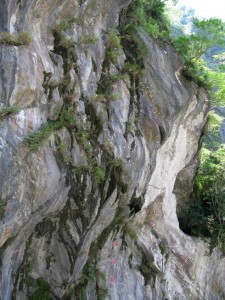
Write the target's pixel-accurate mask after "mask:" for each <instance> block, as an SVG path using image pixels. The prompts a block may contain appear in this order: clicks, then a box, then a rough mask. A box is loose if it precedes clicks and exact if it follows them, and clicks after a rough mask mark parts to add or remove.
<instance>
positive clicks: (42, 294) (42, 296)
mask: <svg viewBox="0 0 225 300" xmlns="http://www.w3.org/2000/svg"><path fill="white" fill-rule="evenodd" d="M37 284H38V289H37V290H36V291H35V292H34V293H33V294H32V298H31V299H33V300H51V299H52V296H51V292H50V286H49V284H48V283H47V282H46V281H45V280H44V279H43V278H38V279H37Z"/></svg>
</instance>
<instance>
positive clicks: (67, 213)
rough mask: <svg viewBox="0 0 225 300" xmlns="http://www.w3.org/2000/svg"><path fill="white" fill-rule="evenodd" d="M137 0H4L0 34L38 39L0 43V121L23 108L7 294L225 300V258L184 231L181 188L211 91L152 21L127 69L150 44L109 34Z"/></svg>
mask: <svg viewBox="0 0 225 300" xmlns="http://www.w3.org/2000/svg"><path fill="white" fill-rule="evenodd" d="M130 2H131V1H129V0H128V1H122V0H120V1H119V0H117V1H115V0H110V1H103V0H86V1H81V0H80V1H78V0H60V1H59V0H57V1H56V0H54V1H53V0H45V1H43V0H39V1H38V0H26V1H25V0H21V1H14V0H11V1H7V3H6V1H1V3H0V14H1V18H0V26H1V31H8V32H10V33H11V34H12V36H14V37H18V34H19V33H28V35H29V36H30V37H31V39H32V40H31V43H28V44H26V43H25V45H19V46H18V45H8V44H1V45H0V53H1V55H0V106H1V108H0V116H1V109H3V108H4V107H11V108H12V107H14V108H15V107H17V109H18V108H19V111H17V110H16V112H14V113H8V114H5V115H4V116H3V117H1V123H0V149H1V152H0V182H1V185H0V193H1V197H0V247H1V248H0V257H1V264H0V266H1V269H0V270H1V299H2V300H8V299H104V298H105V299H124V300H127V299H153V300H155V299H171V300H172V299H173V300H174V299H193V300H194V299H196V300H197V299H198V300H199V299H224V297H225V289H224V284H223V278H224V275H225V272H224V258H222V257H221V256H220V253H219V252H217V251H214V252H213V254H212V255H209V254H208V255H207V250H208V245H207V243H206V242H203V241H201V240H199V239H196V238H191V237H189V236H187V235H185V234H184V233H182V232H181V231H180V230H179V224H178V220H177V216H176V200H177V199H176V196H175V194H174V192H173V190H174V185H175V183H178V180H177V179H179V180H180V182H181V183H182V184H180V185H179V184H176V195H179V201H181V202H182V191H183V189H185V186H187V185H188V187H189V186H191V185H190V182H191V180H192V177H193V175H194V172H193V168H194V169H195V167H196V164H197V159H196V155H197V153H198V148H199V140H200V137H201V134H202V128H203V126H204V124H205V121H206V115H207V111H208V106H209V103H208V102H209V100H208V96H207V94H206V92H205V91H204V90H203V89H201V88H198V87H197V86H196V85H195V84H194V83H193V82H190V81H187V80H186V79H185V78H184V77H183V76H182V67H183V62H182V59H181V58H180V57H179V56H178V55H177V54H176V53H175V51H174V49H173V48H172V47H171V46H169V45H166V44H157V43H156V42H155V41H153V40H152V39H151V38H150V37H149V36H147V35H146V34H145V33H144V32H142V30H140V31H139V39H140V40H141V41H142V43H143V45H145V47H146V49H147V52H146V53H145V55H144V57H143V65H144V66H145V67H144V69H143V71H142V72H141V75H140V74H139V75H138V76H137V74H134V73H132V72H129V71H128V70H127V69H126V64H125V63H126V62H127V61H129V60H130V57H135V56H136V55H137V54H138V53H135V52H134V50H132V49H131V48H129V47H128V45H129V44H128V45H127V44H126V43H124V44H123V47H121V48H116V47H115V45H114V49H110V47H111V48H113V46H112V42H111V44H110V41H109V36H110V32H112V34H113V35H114V36H115V35H116V31H115V30H123V28H122V27H123V26H124V24H123V22H122V21H124V19H123V18H124V15H126V9H127V7H128V6H129V4H130ZM122 16H123V17H122ZM112 30H114V31H112ZM109 50H113V51H112V52H113V53H114V54H116V57H113V59H112V57H110V56H109ZM132 51H133V52H132ZM43 124H45V127H43ZM38 130H39V131H38ZM32 133H35V135H31V134H32ZM43 134H45V137H44V138H42V137H43ZM181 174H186V175H185V176H183V177H182V176H181ZM182 178H183V179H182ZM186 192H187V191H186V190H185V191H184V193H183V194H184V198H185V196H186V194H187V193H186Z"/></svg>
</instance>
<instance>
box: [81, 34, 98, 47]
mask: <svg viewBox="0 0 225 300" xmlns="http://www.w3.org/2000/svg"><path fill="white" fill-rule="evenodd" d="M98 41H99V39H98V37H96V36H95V35H83V36H81V37H80V38H79V41H78V44H81V45H94V44H96V43H97V42H98Z"/></svg>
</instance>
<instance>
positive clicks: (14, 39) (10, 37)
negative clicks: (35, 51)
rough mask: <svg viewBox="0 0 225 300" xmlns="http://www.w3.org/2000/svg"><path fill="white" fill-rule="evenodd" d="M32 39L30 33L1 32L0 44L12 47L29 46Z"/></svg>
mask: <svg viewBox="0 0 225 300" xmlns="http://www.w3.org/2000/svg"><path fill="white" fill-rule="evenodd" d="M31 41H32V39H31V37H30V35H29V33H28V32H20V33H13V34H10V33H9V32H0V44H6V45H11V46H22V45H29V44H30V43H31Z"/></svg>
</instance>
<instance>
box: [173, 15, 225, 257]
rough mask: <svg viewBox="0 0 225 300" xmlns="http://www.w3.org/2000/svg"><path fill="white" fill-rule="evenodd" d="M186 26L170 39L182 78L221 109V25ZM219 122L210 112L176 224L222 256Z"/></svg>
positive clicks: (224, 76)
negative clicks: (179, 57) (188, 191)
mask: <svg viewBox="0 0 225 300" xmlns="http://www.w3.org/2000/svg"><path fill="white" fill-rule="evenodd" d="M191 14H193V12H191ZM187 16H188V17H189V13H188V15H187ZM188 22H189V24H187V23H188ZM188 22H184V23H183V24H182V26H180V27H179V29H178V30H175V34H174V35H173V44H174V46H175V48H176V49H177V51H178V52H179V53H180V54H181V55H182V56H183V58H184V62H185V68H184V75H185V76H186V78H187V79H191V80H194V81H195V82H196V83H197V84H198V85H201V86H204V87H205V88H206V89H207V90H208V92H209V94H210V96H211V100H212V104H213V106H214V108H215V107H218V106H223V105H224V104H225V68H224V58H225V55H224V53H223V51H222V47H224V46H225V23H224V22H223V21H222V20H220V19H217V18H211V19H209V20H199V19H197V18H193V21H192V22H191V23H190V19H188ZM182 29H184V30H185V31H186V33H184V32H182ZM186 29H188V30H186ZM217 51H218V52H217ZM222 122H223V118H221V117H220V116H219V115H217V114H216V113H215V111H211V112H210V114H209V120H208V125H207V127H208V128H207V129H208V131H207V133H206V134H205V136H204V137H203V143H202V150H201V156H200V165H199V168H198V172H197V175H196V177H195V181H194V192H193V194H192V197H191V199H190V203H189V204H187V206H186V207H184V209H183V212H182V213H181V214H180V216H179V221H180V227H181V229H182V230H183V231H184V232H186V233H188V234H191V235H195V236H202V237H210V240H211V246H212V247H214V246H217V247H219V248H220V249H221V250H222V251H223V252H225V147H224V145H222V144H221V137H220V128H221V123H222Z"/></svg>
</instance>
